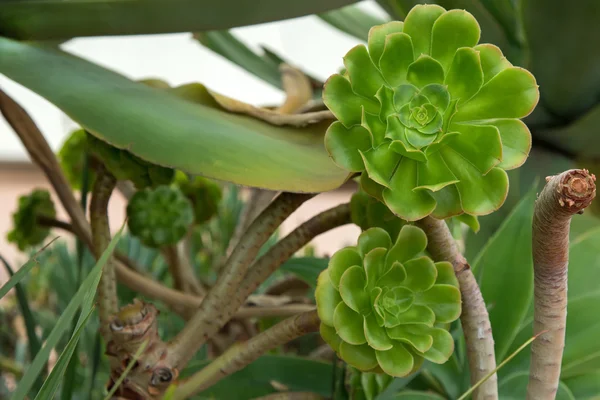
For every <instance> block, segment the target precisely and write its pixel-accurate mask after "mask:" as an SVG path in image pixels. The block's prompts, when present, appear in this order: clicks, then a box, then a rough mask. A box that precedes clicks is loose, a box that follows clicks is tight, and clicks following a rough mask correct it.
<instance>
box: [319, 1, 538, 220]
mask: <svg viewBox="0 0 600 400" xmlns="http://www.w3.org/2000/svg"><path fill="white" fill-rule="evenodd" d="M480 34H481V30H480V27H479V24H478V23H477V21H476V20H475V18H474V17H473V16H472V15H471V14H470V13H468V12H467V11H464V10H450V11H446V10H445V9H444V8H442V7H440V6H437V5H417V6H415V7H414V8H413V9H412V10H411V11H410V12H409V13H408V15H407V16H406V19H405V21H404V23H400V22H397V21H394V22H389V23H387V24H384V25H379V26H375V27H373V28H372V30H371V33H370V35H369V42H368V46H362V45H360V46H357V47H355V48H353V49H352V50H350V52H348V54H347V55H346V57H345V58H344V62H345V65H346V68H347V77H343V76H341V75H334V76H332V77H331V78H330V80H329V83H328V84H327V85H326V87H325V90H324V94H323V95H324V101H325V104H326V105H327V106H328V107H329V109H330V110H331V111H332V112H333V113H334V115H335V116H336V117H337V118H338V120H339V122H338V123H336V124H333V125H332V126H331V127H330V128H329V131H328V134H327V137H326V146H327V149H328V151H329V154H330V155H331V157H332V158H333V160H334V161H335V162H336V163H337V164H338V165H340V166H341V167H343V168H345V169H347V170H348V171H351V172H361V173H362V175H363V177H362V178H361V180H360V182H361V186H362V189H363V190H364V191H365V192H366V193H368V194H370V195H371V196H373V197H375V198H377V199H379V200H380V201H383V202H384V203H385V205H387V206H388V208H389V209H390V210H391V211H392V212H393V213H394V214H396V215H397V216H398V217H400V218H402V219H404V220H408V221H415V220H418V219H421V218H423V217H426V216H428V215H433V216H434V217H436V218H442V219H443V218H448V217H451V216H456V215H461V214H467V215H471V216H478V215H487V214H489V213H491V212H493V211H495V210H497V209H498V208H499V207H500V206H501V205H502V204H503V202H504V200H505V198H506V195H507V193H508V179H507V177H506V173H505V172H504V170H509V169H513V168H517V167H519V166H520V165H522V164H523V163H524V162H525V160H526V159H527V156H528V155H529V150H530V148H531V134H530V132H529V130H528V129H527V127H526V126H525V124H523V123H522V122H521V121H520V119H521V118H524V117H525V116H527V115H528V114H529V113H531V112H532V111H533V109H534V108H535V106H536V105H537V102H538V99H539V90H538V85H537V83H536V80H535V78H534V77H533V75H532V74H531V73H529V72H528V71H527V70H525V69H522V68H518V67H514V66H512V65H511V64H510V62H508V61H507V60H506V58H505V57H504V55H503V54H502V51H501V50H500V49H499V48H498V47H496V46H494V45H492V44H485V43H484V44H478V42H479V39H480ZM359 156H360V158H359Z"/></svg>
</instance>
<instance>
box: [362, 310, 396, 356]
mask: <svg viewBox="0 0 600 400" xmlns="http://www.w3.org/2000/svg"><path fill="white" fill-rule="evenodd" d="M364 318H365V319H364V330H365V337H366V338H367V343H368V344H369V346H371V347H372V348H374V349H375V350H389V349H391V348H392V346H393V343H392V341H391V339H390V338H389V337H388V335H387V333H386V330H385V328H383V327H381V326H379V324H378V323H377V319H375V313H371V314H370V315H368V316H366V317H364Z"/></svg>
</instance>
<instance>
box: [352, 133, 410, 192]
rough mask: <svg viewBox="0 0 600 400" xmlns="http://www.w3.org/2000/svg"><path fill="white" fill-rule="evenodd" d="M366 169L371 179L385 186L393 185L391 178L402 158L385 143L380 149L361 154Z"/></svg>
mask: <svg viewBox="0 0 600 400" xmlns="http://www.w3.org/2000/svg"><path fill="white" fill-rule="evenodd" d="M360 154H361V155H362V158H363V161H364V163H365V169H366V170H367V173H368V174H369V178H371V179H372V180H374V181H375V182H377V183H379V184H380V185H383V186H390V185H391V182H390V180H391V178H392V174H393V173H394V170H395V169H396V168H397V167H398V163H399V162H400V159H401V156H400V154H398V153H396V152H395V151H392V150H391V149H390V146H389V144H388V143H383V144H381V145H380V146H379V147H376V148H373V149H371V150H368V151H365V152H361V153H360Z"/></svg>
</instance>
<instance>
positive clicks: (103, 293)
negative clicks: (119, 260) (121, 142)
mask: <svg viewBox="0 0 600 400" xmlns="http://www.w3.org/2000/svg"><path fill="white" fill-rule="evenodd" d="M96 171H97V177H96V181H95V182H94V188H93V189H92V201H91V203H90V222H91V226H92V242H93V245H94V247H93V252H94V255H95V256H96V258H97V259H98V258H100V256H101V255H102V253H103V252H104V251H105V250H106V248H107V247H108V244H109V243H110V226H109V223H108V202H109V201H110V197H111V195H112V192H113V190H114V189H115V186H116V184H117V180H116V179H115V177H114V176H113V175H112V174H111V173H110V172H108V171H107V170H106V169H105V168H104V167H103V166H101V165H99V166H98V168H97V169H96ZM118 309H119V301H118V298H117V278H116V274H115V265H114V261H113V258H112V256H111V257H109V259H108V260H107V261H106V264H105V265H104V269H103V271H102V277H101V278H100V284H99V285H98V315H99V317H100V332H101V333H102V336H103V337H104V340H106V341H107V342H108V340H109V339H110V323H111V317H112V316H113V315H114V314H116V312H117V311H118Z"/></svg>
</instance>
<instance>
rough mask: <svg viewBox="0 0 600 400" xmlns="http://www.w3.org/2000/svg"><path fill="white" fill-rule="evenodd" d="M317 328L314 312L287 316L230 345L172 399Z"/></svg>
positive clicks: (235, 369)
mask: <svg viewBox="0 0 600 400" xmlns="http://www.w3.org/2000/svg"><path fill="white" fill-rule="evenodd" d="M318 329H319V317H318V315H317V312H316V311H310V312H307V313H304V314H300V315H296V316H294V317H291V318H288V319H286V320H284V321H282V322H280V323H278V324H277V325H275V326H273V327H271V328H269V329H267V330H266V331H264V332H262V333H260V334H258V335H256V336H254V337H253V338H252V339H250V340H248V341H247V342H245V343H241V344H238V345H234V346H232V347H231V348H229V349H228V350H227V351H226V352H225V353H223V354H222V355H221V356H219V357H218V358H217V359H215V360H214V361H213V362H211V363H210V364H209V365H208V366H206V367H205V368H204V369H202V370H201V371H200V372H198V373H196V374H194V375H193V376H191V377H190V378H189V379H188V380H186V381H185V382H183V383H182V384H181V385H180V386H179V387H178V388H177V390H176V391H175V396H174V398H175V399H187V398H189V397H190V396H192V395H194V394H196V393H198V392H201V391H202V390H205V389H207V388H209V387H211V386H212V385H214V384H215V383H217V382H218V381H220V380H221V379H223V378H224V377H226V376H229V375H231V374H233V373H234V372H236V371H239V370H240V369H242V368H244V367H245V366H246V365H248V364H250V363H251V362H253V361H254V360H256V359H257V358H258V357H260V356H261V355H263V354H264V353H266V352H267V351H269V350H271V349H274V348H276V347H278V346H280V345H282V344H285V343H287V342H289V341H291V340H294V339H296V338H298V337H300V336H303V335H306V334H307V333H310V332H316V331H317V330H318Z"/></svg>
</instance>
